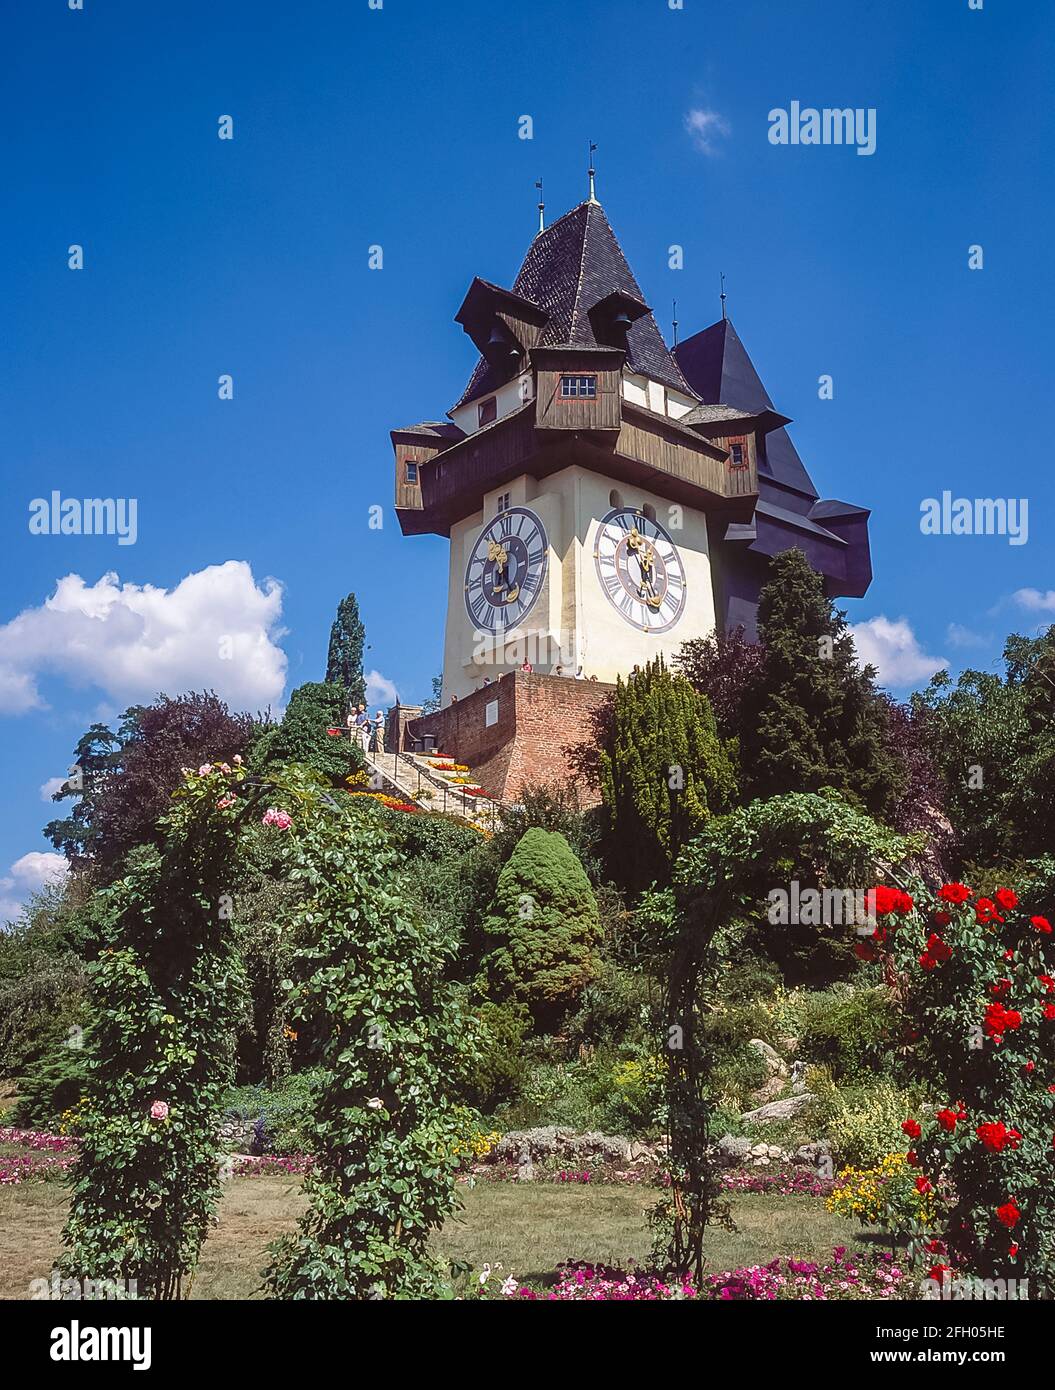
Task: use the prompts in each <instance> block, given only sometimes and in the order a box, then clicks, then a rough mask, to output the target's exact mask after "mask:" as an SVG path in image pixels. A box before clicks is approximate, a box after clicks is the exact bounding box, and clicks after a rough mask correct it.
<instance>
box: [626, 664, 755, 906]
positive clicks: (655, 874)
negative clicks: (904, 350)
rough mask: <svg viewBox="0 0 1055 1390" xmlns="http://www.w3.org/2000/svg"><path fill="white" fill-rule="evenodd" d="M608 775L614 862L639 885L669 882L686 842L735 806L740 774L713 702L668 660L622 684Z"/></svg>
mask: <svg viewBox="0 0 1055 1390" xmlns="http://www.w3.org/2000/svg"><path fill="white" fill-rule="evenodd" d="M600 780H601V795H602V797H603V799H604V805H605V809H606V812H607V816H608V824H609V829H608V836H607V843H606V848H607V852H608V862H609V864H610V867H611V872H612V875H613V877H614V878H615V879H616V880H617V881H618V882H620V883H622V884H623V885H625V886H626V887H627V888H629V889H631V890H638V889H642V888H645V887H647V886H648V884H649V883H651V882H652V881H654V880H659V881H660V882H666V881H667V879H668V878H669V875H670V867H671V865H672V864H673V862H674V860H675V859H676V858H677V856H678V853H679V851H680V849H681V847H682V845H684V844H685V843H686V842H687V841H688V840H690V839H691V838H692V836H693V835H694V834H695V833H696V832H697V831H698V830H699V829H700V828H701V826H702V825H703V824H704V822H705V821H706V820H707V818H708V817H709V816H710V815H712V814H714V813H715V812H720V811H724V810H725V809H726V808H727V807H728V806H729V805H731V804H732V802H733V799H734V797H735V793H736V774H735V771H734V766H733V761H732V759H731V758H730V755H729V750H727V748H726V747H725V746H724V745H723V744H722V743H721V742H720V740H719V738H718V734H717V730H716V728H715V722H714V714H713V713H712V711H711V707H710V705H709V703H708V702H707V700H706V699H705V698H704V697H703V696H701V695H698V694H697V693H696V691H694V690H693V688H692V686H691V685H690V684H689V682H688V681H687V680H686V679H685V677H684V676H678V675H674V674H673V673H671V672H670V671H668V670H667V668H666V666H665V665H664V663H663V660H662V658H659V659H657V660H656V661H652V662H649V663H648V665H647V666H646V667H645V668H644V669H643V670H641V671H638V672H636V673H635V674H634V675H632V676H631V677H630V678H629V679H628V680H627V681H625V682H624V681H623V680H622V678H620V680H619V681H618V682H617V685H616V691H615V696H614V702H613V706H612V711H611V719H610V723H609V733H608V741H607V744H606V746H604V747H603V748H602V749H601V755H600Z"/></svg>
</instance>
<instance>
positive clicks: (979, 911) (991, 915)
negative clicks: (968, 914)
mask: <svg viewBox="0 0 1055 1390" xmlns="http://www.w3.org/2000/svg"><path fill="white" fill-rule="evenodd" d="M974 918H975V921H976V922H981V923H982V924H983V925H984V924H985V923H986V922H1002V921H1003V920H1004V919H1003V918H1002V917H1001V916H1000V913H999V912H997V910H996V904H995V903H994V902H993V900H992V898H979V899H978V902H977V903H976V904H975V909H974Z"/></svg>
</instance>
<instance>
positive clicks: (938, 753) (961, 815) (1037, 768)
mask: <svg viewBox="0 0 1055 1390" xmlns="http://www.w3.org/2000/svg"><path fill="white" fill-rule="evenodd" d="M1004 665H1005V674H1004V676H1003V677H1001V676H1000V675H997V674H994V673H993V672H989V671H964V672H963V673H962V674H961V675H960V677H959V679H958V680H957V681H956V683H955V684H954V683H953V681H952V679H951V677H950V676H949V675H948V674H947V673H946V672H939V674H938V675H936V676H935V677H934V679H933V680H932V681H931V683H930V685H929V686H928V687H927V689H926V690H925V691H924V692H923V693H922V694H921V695H917V696H915V697H914V702H915V704H916V706H917V707H918V708H920V709H922V710H923V711H925V712H926V713H927V714H928V715H929V719H928V724H927V728H928V746H929V751H930V754H931V757H932V759H933V760H934V762H935V764H936V766H937V768H938V770H939V773H940V776H941V779H942V785H943V792H944V800H945V805H946V810H947V813H948V816H949V819H950V820H951V821H952V824H953V829H954V831H955V833H956V841H957V850H958V861H957V862H958V864H959V865H960V866H961V867H962V866H963V865H964V864H966V863H970V864H972V865H979V866H981V867H983V868H985V867H992V866H995V865H1006V864H1008V863H1011V862H1013V861H1014V860H1016V859H1017V858H1019V857H1020V856H1023V855H1024V856H1029V857H1036V856H1040V855H1044V854H1051V853H1053V852H1055V791H1053V787H1055V776H1053V773H1055V734H1053V732H1052V730H1053V728H1055V719H1053V716H1055V685H1053V684H1052V682H1053V681H1055V629H1052V628H1049V629H1048V630H1047V631H1046V632H1045V633H1042V634H1041V635H1040V636H1039V637H1034V638H1027V637H1020V636H1011V637H1009V638H1008V639H1007V642H1006V643H1005V646H1004Z"/></svg>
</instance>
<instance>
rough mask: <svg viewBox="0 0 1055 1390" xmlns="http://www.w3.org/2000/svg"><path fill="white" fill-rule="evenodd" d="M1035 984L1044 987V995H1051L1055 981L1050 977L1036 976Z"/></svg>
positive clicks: (1054, 987)
mask: <svg viewBox="0 0 1055 1390" xmlns="http://www.w3.org/2000/svg"><path fill="white" fill-rule="evenodd" d="M1037 983H1038V984H1041V985H1043V986H1044V993H1045V994H1051V993H1052V991H1053V990H1055V979H1053V978H1052V976H1051V975H1038V976H1037Z"/></svg>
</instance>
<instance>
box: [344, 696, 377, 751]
mask: <svg viewBox="0 0 1055 1390" xmlns="http://www.w3.org/2000/svg"><path fill="white" fill-rule="evenodd" d="M348 728H349V729H350V730H351V732H352V737H353V738H354V739H355V740H356V742H357V743H358V744H359V747H360V748H361V749H362V750H363V752H364V753H383V752H384V751H385V716H384V715H383V714H382V713H381V711H380V710H378V711H377V713H376V714H375V715H374V717H373V719H371V718H370V715H369V713H368V712H367V708H366V706H365V705H360V706H359V707H358V708H357V709H354V710H352V711H351V712H350V713H349V715H348Z"/></svg>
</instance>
